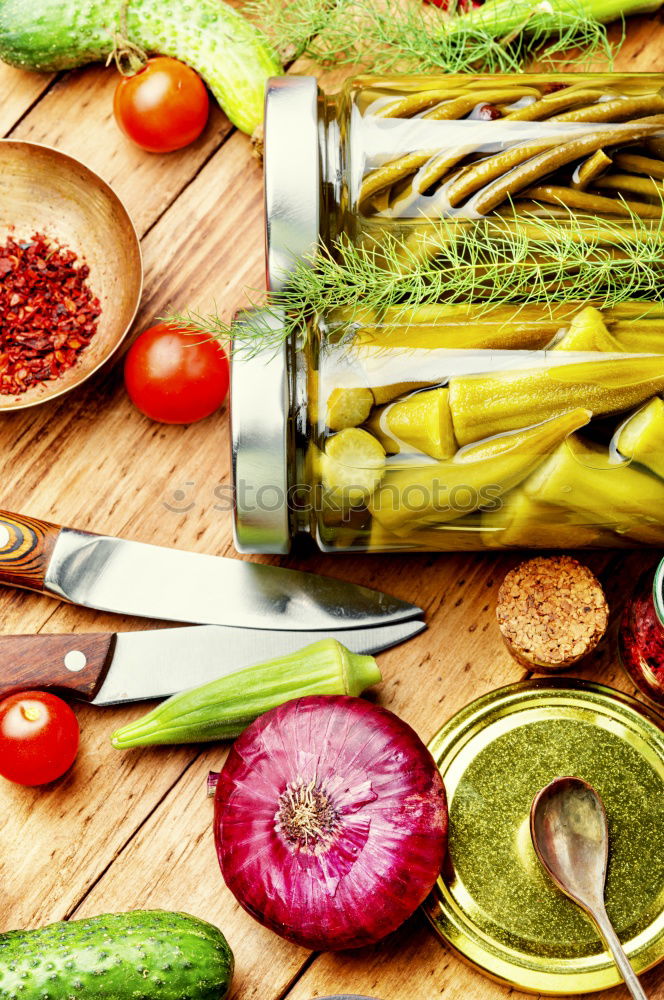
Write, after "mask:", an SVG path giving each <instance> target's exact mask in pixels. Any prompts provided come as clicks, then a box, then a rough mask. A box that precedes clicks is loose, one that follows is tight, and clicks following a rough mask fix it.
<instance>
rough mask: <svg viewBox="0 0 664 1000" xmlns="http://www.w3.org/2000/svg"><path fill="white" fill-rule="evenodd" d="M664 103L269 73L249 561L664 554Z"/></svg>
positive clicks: (244, 435) (241, 391)
mask: <svg viewBox="0 0 664 1000" xmlns="http://www.w3.org/2000/svg"><path fill="white" fill-rule="evenodd" d="M663 88H664V76H656V75H620V76H612V75H607V74H604V75H579V74H575V75H568V76H562V75H537V76H532V75H519V76H504V77H500V76H499V77H480V76H470V77H461V76H444V77H442V76H441V77H435V76H427V77H422V78H417V77H403V78H392V79H372V78H366V77H362V78H358V79H355V80H353V81H351V82H350V83H347V84H346V85H345V87H344V88H343V90H342V91H341V93H340V94H339V95H337V96H335V97H322V96H321V95H320V94H319V93H318V89H317V86H316V83H315V81H312V80H310V79H308V78H305V77H300V78H293V79H287V80H281V79H279V80H274V81H272V82H271V84H270V86H269V92H268V99H267V112H266V125H265V171H266V173H265V186H266V210H267V211H266V217H267V218H266V221H267V246H268V281H269V285H270V287H271V289H272V296H271V302H270V304H269V305H268V306H267V307H266V308H265V309H263V310H255V311H250V312H247V313H245V314H242V316H241V317H240V318H239V320H238V323H237V327H236V330H237V342H236V353H235V356H234V361H233V375H232V391H231V419H232V428H233V449H234V450H233V464H234V478H235V483H234V498H235V511H236V544H237V546H238V548H239V549H240V550H242V551H248V552H286V551H288V548H289V545H290V542H291V539H292V538H293V537H294V536H295V535H298V534H309V535H311V536H312V537H313V538H314V539H315V540H316V542H317V544H318V546H319V547H320V548H321V549H323V550H324V551H343V550H346V551H354V550H368V551H372V552H377V551H431V550H434V551H448V550H458V549H496V548H533V549H539V548H547V549H548V548H565V549H575V548H581V547H615V546H624V545H636V546H638V545H663V544H664V400H663V399H662V394H663V393H664V305H663V304H662V289H664V226H663V221H664V220H663V205H664V201H663V198H662V194H663V192H664V96H662V95H663V93H664V89H663ZM247 345H249V349H247ZM261 345H262V346H263V347H264V349H260V348H261Z"/></svg>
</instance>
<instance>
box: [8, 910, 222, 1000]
mask: <svg viewBox="0 0 664 1000" xmlns="http://www.w3.org/2000/svg"><path fill="white" fill-rule="evenodd" d="M232 976H233V953H232V952H231V950H230V948H229V947H228V944H227V943H226V939H225V938H224V936H223V934H222V933H221V931H220V930H218V929H217V928H216V927H213V926H212V924H208V923H206V922H205V921H204V920H198V919H197V918H196V917H190V916H188V915H187V914H186V913H168V912H166V911H164V910H134V911H133V912H132V913H110V914H105V915H103V916H100V917H91V918H90V919H88V920H76V921H70V922H66V923H59V924H50V925H49V926H48V927H42V928H40V929H38V930H33V931H9V932H8V933H6V934H0V997H2V998H3V1000H224V998H225V997H226V996H227V995H228V990H229V988H230V984H231V979H232Z"/></svg>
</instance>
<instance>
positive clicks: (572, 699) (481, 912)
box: [424, 678, 664, 996]
mask: <svg viewBox="0 0 664 1000" xmlns="http://www.w3.org/2000/svg"><path fill="white" fill-rule="evenodd" d="M661 726H662V720H661V718H660V717H659V716H658V715H656V713H655V712H654V711H652V710H651V709H649V708H647V707H646V706H644V705H641V704H640V703H639V702H637V701H636V700H635V699H633V698H631V697H629V696H628V695H625V694H622V693H621V692H618V691H614V690H612V689H611V688H608V687H603V686H601V685H599V684H592V683H588V682H584V681H577V680H571V679H568V678H565V679H562V678H561V679H558V678H556V679H553V680H551V679H546V680H534V681H524V682H522V683H519V684H512V685H510V686H509V687H504V688H500V689H499V690H497V691H492V692H491V693H490V694H488V695H485V696H483V697H482V698H479V699H478V700H477V701H474V702H472V703H471V704H470V705H468V706H467V707H466V708H464V709H462V711H461V712H459V713H457V715H455V716H454V717H453V718H452V719H450V721H449V722H448V723H447V724H446V725H445V726H444V727H443V728H442V729H441V730H440V732H438V733H437V735H436V736H435V737H434V739H433V740H432V741H431V743H430V744H429V749H430V750H431V752H432V754H433V756H434V759H435V760H436V763H437V764H438V767H439V769H440V772H441V774H442V776H443V780H444V781H445V786H446V789H447V793H448V798H449V806H450V848H449V859H448V865H447V870H446V871H445V872H444V873H443V875H442V876H441V878H440V879H439V880H438V883H437V885H436V887H435V889H434V891H433V892H432V894H431V896H430V898H429V899H428V901H427V902H426V903H425V907H424V908H425V912H426V914H427V916H428V917H429V919H430V920H431V922H432V923H433V926H434V927H435V929H436V931H437V932H438V934H439V935H440V936H441V938H443V939H444V940H445V941H446V942H447V943H448V944H449V945H451V946H452V947H453V948H454V949H455V950H456V951H457V952H458V953H459V955H460V956H461V957H462V958H464V959H466V960H467V961H468V962H470V963H471V964H472V965H474V966H475V967H476V968H477V969H479V970H480V971H481V972H484V973H486V974H487V975H489V976H491V977H492V978H494V979H497V980H498V981H500V982H503V983H507V984H509V985H510V986H513V987H516V988H517V989H521V990H526V991H529V992H533V993H540V992H542V993H552V994H562V995H566V996H569V995H572V994H578V993H588V992H592V991H595V990H601V989H608V988H610V987H612V986H616V985H617V984H618V983H620V982H621V978H620V975H619V973H618V971H617V969H616V966H615V965H614V963H613V961H612V959H611V957H610V955H609V953H608V952H607V951H606V949H605V947H604V944H603V943H602V942H601V941H600V938H599V936H598V934H597V931H596V930H595V927H594V925H593V924H592V922H591V921H590V920H589V918H587V917H586V916H585V915H584V914H583V913H582V912H581V910H580V909H579V908H578V907H577V906H576V905H575V904H574V903H573V902H571V900H569V899H567V898H566V897H565V896H563V894H562V893H561V892H559V891H558V889H556V888H555V887H554V885H553V884H552V882H551V881H550V880H549V878H548V876H547V875H546V874H545V873H544V871H543V869H542V868H541V866H540V864H539V862H538V860H537V858H536V855H535V852H534V849H533V846H532V842H531V839H530V828H529V814H530V806H531V803H532V800H533V798H534V796H535V794H536V793H537V792H538V791H539V790H540V789H541V788H543V787H544V786H545V785H547V784H548V783H549V782H550V781H552V780H553V779H554V778H556V777H562V776H576V777H579V778H583V779H584V780H585V781H588V782H590V784H592V785H593V786H594V787H595V788H596V789H597V791H598V792H599V794H600V795H601V797H602V799H603V800H604V804H605V806H606V811H607V816H608V820H609V833H610V857H609V871H608V878H607V889H606V899H607V910H608V913H609V916H610V917H611V919H612V921H613V923H614V926H615V927H616V930H617V931H618V934H619V936H620V938H621V940H622V942H623V944H624V946H625V950H626V952H627V954H628V956H629V958H630V960H631V962H632V965H633V966H634V969H635V971H636V972H637V973H641V972H644V971H645V970H646V969H648V968H650V967H651V966H653V965H655V964H656V963H657V962H659V961H660V960H661V959H662V958H664V851H663V850H662V829H664V732H662V729H661Z"/></svg>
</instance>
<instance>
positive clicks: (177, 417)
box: [125, 323, 230, 424]
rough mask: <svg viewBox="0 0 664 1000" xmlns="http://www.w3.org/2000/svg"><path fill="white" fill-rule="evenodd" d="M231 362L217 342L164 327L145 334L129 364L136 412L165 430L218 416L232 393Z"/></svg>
mask: <svg viewBox="0 0 664 1000" xmlns="http://www.w3.org/2000/svg"><path fill="white" fill-rule="evenodd" d="M229 377H230V375H229V366H228V358H227V357H226V354H225V353H224V351H223V350H222V348H221V347H219V345H218V344H217V342H216V341H215V340H211V339H210V338H209V337H208V338H206V337H205V336H204V334H200V333H198V332H196V331H192V330H184V329H177V330H176V329H174V328H173V327H171V326H167V325H166V324H164V323H160V324H159V325H158V326H153V327H151V328H150V329H149V330H146V331H145V332H144V333H142V334H141V335H140V337H139V338H138V340H136V341H135V342H134V343H133V344H132V346H131V348H130V349H129V353H128V354H127V360H126V361H125V385H126V387H127V392H128V393H129V398H130V399H131V401H132V403H133V404H134V406H137V407H138V409H139V410H140V411H141V412H142V413H144V414H145V415H146V417H150V418H151V419H152V420H159V421H161V422H162V423H164V424H191V423H193V422H194V421H195V420H202V419H203V417H209V416H210V414H211V413H214V412H215V410H218V409H219V407H220V406H221V404H222V403H223V401H224V400H225V398H226V394H227V393H228V382H229Z"/></svg>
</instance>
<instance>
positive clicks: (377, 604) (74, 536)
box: [0, 511, 422, 631]
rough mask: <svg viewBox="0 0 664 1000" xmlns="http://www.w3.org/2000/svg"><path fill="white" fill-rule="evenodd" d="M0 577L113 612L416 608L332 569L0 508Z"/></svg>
mask: <svg viewBox="0 0 664 1000" xmlns="http://www.w3.org/2000/svg"><path fill="white" fill-rule="evenodd" d="M0 583H5V584H9V585H10V586H13V587H25V588H27V589H28V590H35V591H38V592H40V593H44V594H49V595H51V596H52V597H59V598H61V599H63V600H66V601H70V602H71V603H72V604H80V605H82V606H83V607H88V608H96V609H97V610H99V611H112V612H116V613H118V614H125V615H138V616H140V617H144V618H158V619H162V620H164V621H176V622H195V623H197V624H203V625H229V626H234V627H238V626H241V627H245V628H260V629H277V630H281V629H285V630H293V629H296V630H302V631H322V630H325V631H329V630H334V631H336V630H344V629H349V628H371V627H374V626H377V625H388V624H392V623H396V622H404V621H410V620H411V619H414V618H418V617H420V616H421V615H422V610H421V608H418V607H416V606H415V605H413V604H407V603H406V602H405V601H400V600H398V599H397V598H395V597H389V596H388V595H387V594H382V593H380V591H377V590H370V589H369V588H367V587H360V586H357V585H356V584H352V583H344V582H343V581H341V580H336V579H334V578H332V577H326V576H318V575H316V574H314V573H303V572H300V571H299V570H292V569H282V568H281V567H279V566H265V565H261V564H259V563H251V562H245V561H243V560H240V559H225V558H222V557H221V556H211V555H204V554H202V553H198V552H184V551H182V550H180V549H169V548H163V547H161V546H159V545H146V544H144V543H143V542H133V541H127V540H125V539H121V538H113V537H111V536H108V535H96V534H92V533H91V532H87V531H77V530H76V529H74V528H61V527H59V526H58V525H55V524H51V523H50V522H48V521H40V520H37V519H36V518H32V517H25V516H23V515H19V514H11V513H8V512H5V511H0Z"/></svg>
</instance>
